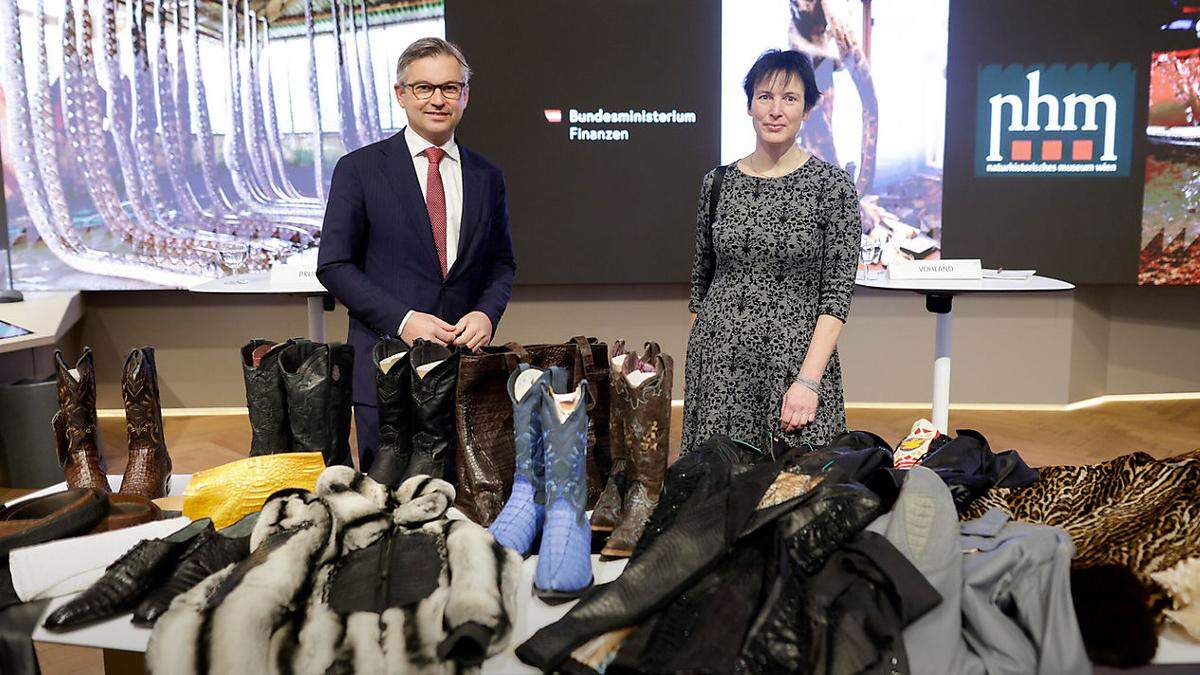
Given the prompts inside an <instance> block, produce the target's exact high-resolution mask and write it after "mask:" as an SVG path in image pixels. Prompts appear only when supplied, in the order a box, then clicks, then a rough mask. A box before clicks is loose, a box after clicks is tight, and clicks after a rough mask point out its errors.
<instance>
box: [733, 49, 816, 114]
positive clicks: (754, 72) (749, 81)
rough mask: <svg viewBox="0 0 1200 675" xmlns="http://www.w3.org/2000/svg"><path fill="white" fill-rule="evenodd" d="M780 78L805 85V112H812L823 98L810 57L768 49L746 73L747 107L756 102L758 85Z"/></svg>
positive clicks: (789, 51) (792, 51) (791, 50)
mask: <svg viewBox="0 0 1200 675" xmlns="http://www.w3.org/2000/svg"><path fill="white" fill-rule="evenodd" d="M778 76H782V77H783V78H784V79H785V80H787V79H790V78H792V77H795V78H796V79H798V80H800V82H801V83H802V84H804V112H808V111H809V110H812V108H813V106H814V105H816V104H817V99H818V98H820V97H821V90H820V89H818V88H817V76H816V75H815V74H814V73H813V66H812V61H810V60H809V58H808V56H807V55H805V54H801V53H800V52H798V51H795V50H794V49H789V50H788V51H786V52H785V51H780V50H778V49H768V50H767V51H765V52H763V53H762V56H760V57H758V60H757V61H755V62H754V65H753V66H750V72H748V73H746V79H745V80H742V88H743V89H745V90H746V107H747V108H749V107H750V103H751V101H753V100H754V90H755V89H756V88H757V87H758V85H760V84H762V83H763V82H764V81H767V80H771V79H774V78H775V77H778Z"/></svg>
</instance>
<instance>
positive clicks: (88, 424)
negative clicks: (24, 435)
mask: <svg viewBox="0 0 1200 675" xmlns="http://www.w3.org/2000/svg"><path fill="white" fill-rule="evenodd" d="M54 368H55V374H56V376H57V390H58V407H59V411H58V413H56V414H55V415H54V419H53V420H51V425H52V426H53V428H54V437H55V441H56V445H57V451H58V462H59V465H60V466H62V467H63V472H64V473H65V475H66V479H67V484H68V485H69V486H70V487H73V488H74V487H95V488H100V489H102V490H104V491H105V492H107V491H108V490H109V487H108V478H107V476H106V475H105V471H104V457H103V455H101V453H100V443H99V441H100V439H99V432H98V431H97V428H96V374H95V370H94V368H93V362H92V350H91V348H90V347H84V348H83V353H82V354H80V356H79V359H78V360H77V361H76V362H75V366H74V367H73V368H72V367H71V366H69V365H68V364H67V362H66V361H65V360H64V359H63V355H62V352H61V351H55V352H54Z"/></svg>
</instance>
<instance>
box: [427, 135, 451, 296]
mask: <svg viewBox="0 0 1200 675" xmlns="http://www.w3.org/2000/svg"><path fill="white" fill-rule="evenodd" d="M421 154H422V155H425V158H426V159H428V160H429V172H428V173H426V174H425V208H426V209H428V210H429V224H430V226H431V227H433V245H434V246H435V247H437V254H438V262H440V263H441V264H442V276H443V277H444V276H446V189H445V188H444V187H442V172H441V171H440V170H438V164H440V163H441V161H442V158H443V157H445V156H446V151H445V150H443V149H441V148H439V147H436V146H435V147H429V148H425V150H424V151H422V152H421Z"/></svg>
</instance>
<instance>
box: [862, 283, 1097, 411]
mask: <svg viewBox="0 0 1200 675" xmlns="http://www.w3.org/2000/svg"><path fill="white" fill-rule="evenodd" d="M855 283H856V284H858V285H859V286H863V287H866V288H877V289H880V290H885V291H906V292H910V293H921V294H922V295H924V296H925V309H927V310H929V311H930V312H932V313H933V314H935V315H936V316H937V328H936V330H935V332H934V341H933V410H932V414H931V420H930V421H932V422H933V425H934V426H935V427H937V428H938V430H939V431H941V432H942V433H943V434H948V433H950V427H949V417H950V337H951V327H952V322H953V318H954V314H953V311H952V310H953V307H952V304H953V301H954V296H955V295H958V294H960V293H1044V292H1052V291H1069V290H1072V289H1074V288H1075V286H1074V284H1070V283H1067V282H1065V281H1060V280H1058V279H1051V278H1050V277H1042V276H1037V275H1034V276H1032V277H1029V278H1028V279H1022V280H1014V279H981V280H979V281H894V280H892V279H889V278H887V277H886V276H885V277H884V278H882V279H866V278H858V279H855Z"/></svg>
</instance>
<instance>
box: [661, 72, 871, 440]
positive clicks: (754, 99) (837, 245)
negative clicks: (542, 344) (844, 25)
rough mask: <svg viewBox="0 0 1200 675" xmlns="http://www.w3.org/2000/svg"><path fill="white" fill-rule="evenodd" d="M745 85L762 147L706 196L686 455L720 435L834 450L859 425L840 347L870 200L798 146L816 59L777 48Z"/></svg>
mask: <svg viewBox="0 0 1200 675" xmlns="http://www.w3.org/2000/svg"><path fill="white" fill-rule="evenodd" d="M743 87H744V89H745V92H746V102H747V112H748V114H749V116H750V119H751V122H752V124H753V127H754V132H755V134H756V136H757V143H756V147H755V150H754V152H753V153H751V154H750V155H749V156H747V157H744V158H742V159H740V160H738V161H737V162H734V163H733V164H730V165H729V166H728V167H724V169H720V168H718V169H714V170H713V171H710V172H709V173H708V175H706V176H705V177H704V182H703V185H702V187H701V190H700V204H699V207H698V209H697V215H696V257H695V263H694V265H693V268H692V293H691V302H690V304H689V310H690V311H691V312H692V330H691V334H690V335H689V337H688V349H687V366H686V379H685V385H686V390H685V401H684V425H683V448H682V449H683V451H684V452H687V451H689V450H691V449H692V448H694V447H696V446H698V445H699V444H700V443H703V442H704V441H705V440H707V439H708V438H709V437H710V436H712V435H713V434H725V435H728V436H731V437H733V438H736V439H740V440H744V441H747V442H749V443H752V444H754V445H755V446H757V447H759V448H762V449H764V450H769V449H770V448H771V447H772V446H773V445H774V443H775V442H776V441H783V442H784V443H786V444H787V445H789V446H793V447H795V446H799V445H801V444H803V443H805V442H808V443H811V444H813V445H821V444H824V443H827V442H828V441H829V439H830V438H832V437H833V436H834V435H836V434H838V433H840V432H842V431H844V430H845V427H846V413H845V401H844V399H843V396H842V372H841V365H840V364H839V361H838V354H837V348H836V347H837V339H838V335H839V333H840V332H841V329H842V325H843V324H844V323H845V322H846V315H847V313H848V310H849V309H850V296H851V295H852V293H853V292H854V272H855V268H856V266H857V262H858V250H859V240H860V237H861V234H862V223H861V220H860V217H859V206H858V193H857V192H856V191H855V188H854V182H853V180H852V179H851V177H850V176H849V175H847V173H846V172H845V171H843V170H842V169H840V168H838V167H837V166H834V165H832V164H828V163H826V162H823V161H821V160H820V159H818V158H817V157H814V156H812V155H811V154H809V153H808V152H807V151H805V150H804V149H803V148H801V147H800V146H799V145H798V144H797V143H796V137H797V134H799V133H800V128H801V126H802V125H803V124H804V120H805V118H806V117H807V116H808V113H809V111H811V110H812V108H813V106H814V105H815V104H816V102H817V98H818V97H819V96H820V91H818V89H817V84H816V80H815V78H814V76H813V69H812V63H811V62H810V61H809V59H808V57H807V56H805V55H803V54H801V53H799V52H795V51H784V52H781V51H777V50H772V51H768V52H766V53H764V54H763V55H762V56H760V57H759V59H758V61H756V62H755V64H754V66H753V67H752V68H751V69H750V72H749V73H748V74H747V75H746V79H745V81H744V82H743ZM722 170H723V171H724V179H723V180H722V181H721V182H720V194H719V195H718V198H717V206H716V211H715V213H716V217H715V218H714V219H713V220H712V222H709V213H710V203H709V201H710V197H711V192H712V188H713V182H714V176H715V175H716V174H717V172H718V171H722Z"/></svg>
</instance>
